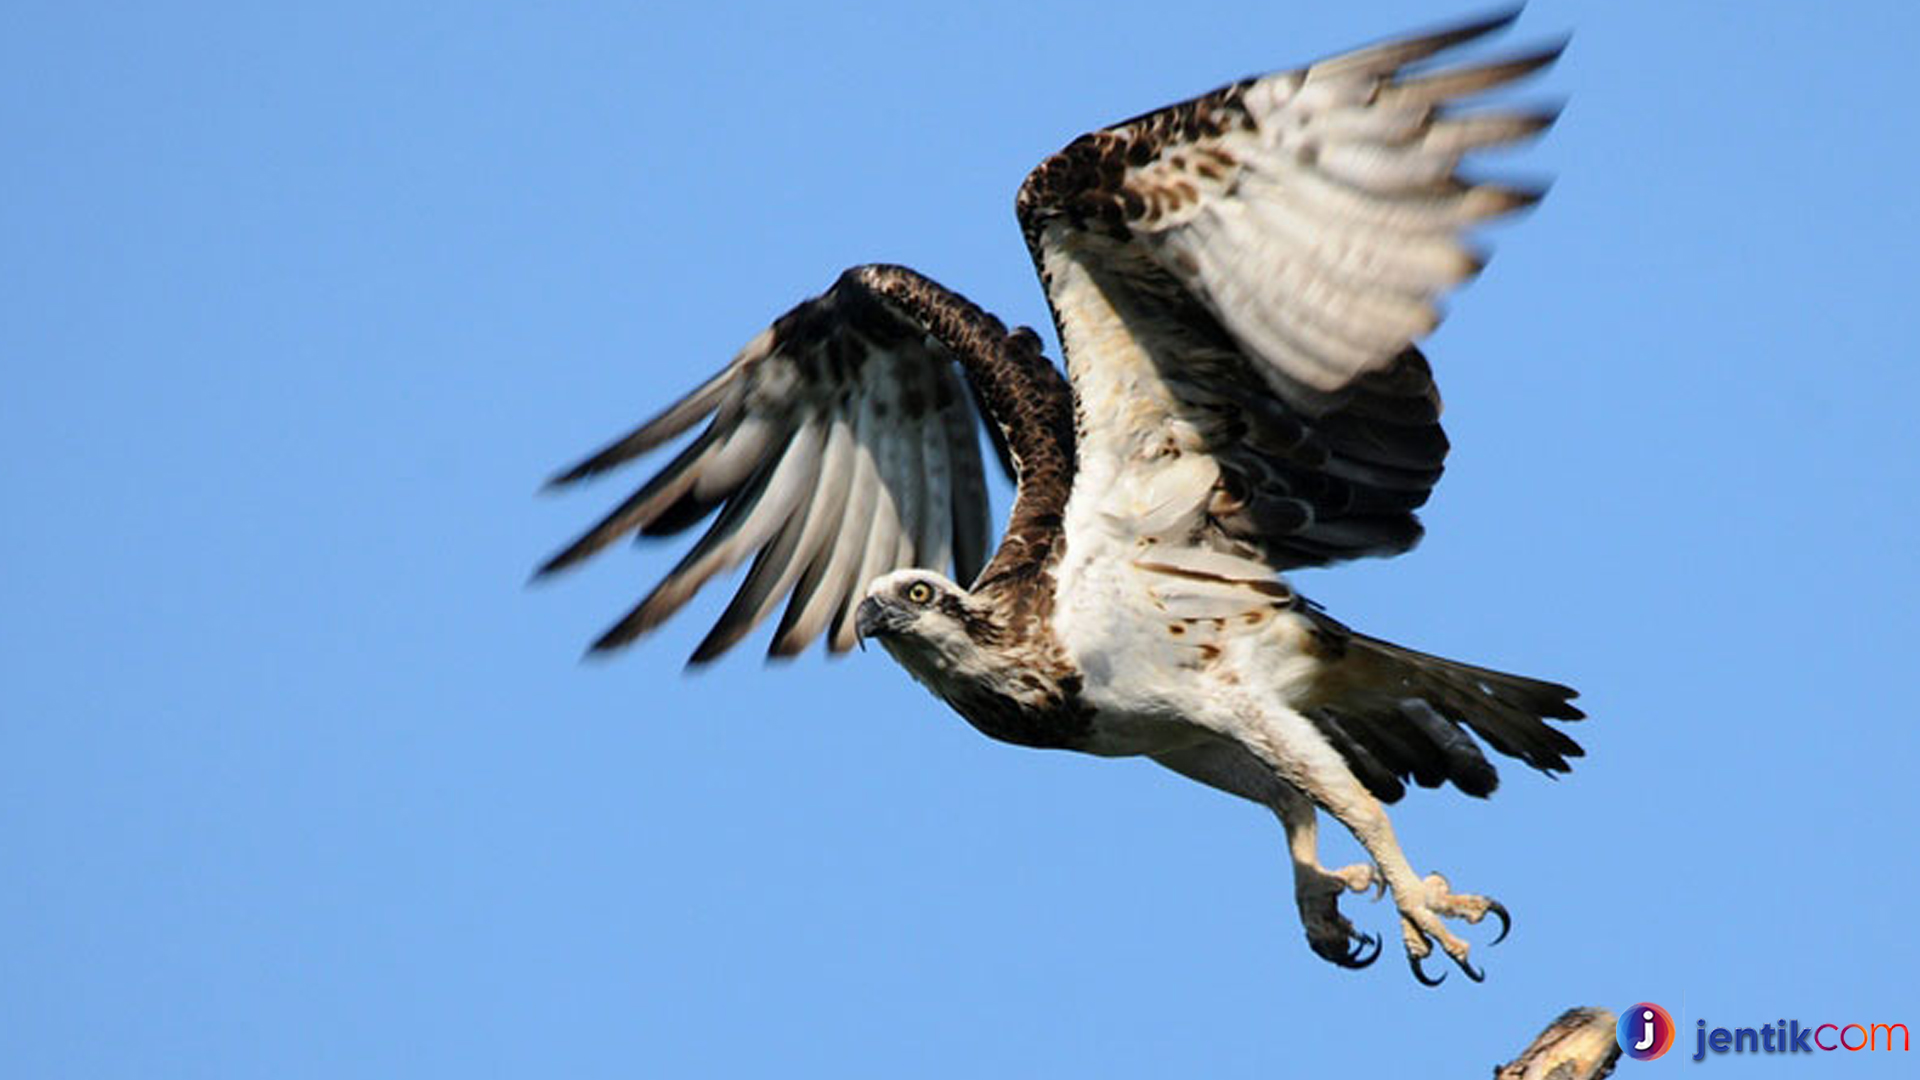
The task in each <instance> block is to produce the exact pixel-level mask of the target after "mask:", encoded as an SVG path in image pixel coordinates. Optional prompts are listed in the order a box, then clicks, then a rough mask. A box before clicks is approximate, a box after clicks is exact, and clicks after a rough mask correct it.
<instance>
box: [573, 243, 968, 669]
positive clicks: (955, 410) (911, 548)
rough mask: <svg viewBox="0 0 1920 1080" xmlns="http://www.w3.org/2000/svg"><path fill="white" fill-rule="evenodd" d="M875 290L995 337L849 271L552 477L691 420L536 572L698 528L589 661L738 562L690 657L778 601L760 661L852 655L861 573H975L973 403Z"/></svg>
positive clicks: (938, 351) (590, 465)
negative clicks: (733, 586)
mask: <svg viewBox="0 0 1920 1080" xmlns="http://www.w3.org/2000/svg"><path fill="white" fill-rule="evenodd" d="M877 271H878V272H877ZM875 282H883V283H884V284H886V285H889V286H892V287H896V288H898V287H907V288H923V289H925V290H926V292H925V295H926V296H927V297H929V298H930V300H929V302H930V303H931V304H933V305H934V306H933V307H931V308H928V309H924V310H930V311H934V312H936V313H939V312H942V311H943V310H944V309H941V308H939V307H938V305H939V304H940V303H941V302H943V301H951V302H953V305H954V307H955V308H956V309H958V308H960V307H961V306H964V310H962V311H960V312H959V314H958V315H956V316H955V318H956V320H961V321H964V320H966V319H973V320H975V321H976V323H978V325H980V326H982V327H984V328H985V329H986V330H988V331H990V332H991V333H993V334H998V335H1003V334H1004V333H1005V330H1004V328H1002V327H1001V326H1000V324H999V323H998V322H997V321H994V320H992V319H991V317H990V316H986V315H985V314H984V313H982V312H979V310H978V309H977V308H973V307H972V305H970V304H965V302H964V301H963V300H960V299H959V298H957V297H954V296H953V294H949V293H946V292H945V291H944V290H939V289H938V286H934V285H932V283H930V282H927V281H926V280H925V279H923V278H919V277H918V276H917V275H912V274H911V272H910V271H904V270H901V269H899V268H872V267H857V268H855V269H854V270H851V271H848V272H847V273H846V274H844V275H842V276H841V278H840V280H839V281H838V282H836V283H835V285H834V287H833V288H832V289H831V290H829V291H828V292H827V293H825V294H823V295H822V296H819V297H816V298H815V299H813V300H809V301H806V302H804V303H802V304H800V305H798V306H797V307H795V308H794V309H792V310H791V311H789V312H788V313H787V314H785V315H783V316H781V318H779V319H778V320H776V321H775V322H774V324H773V325H772V326H771V327H769V328H768V329H767V330H765V331H763V332H761V333H760V334H758V335H756V336H755V337H754V339H753V340H752V341H750V342H749V343H748V344H747V346H746V347H745V348H743V349H742V350H741V351H740V352H739V353H738V354H737V355H736V356H735V357H734V359H733V361H732V362H731V363H730V364H728V365H727V366H726V367H725V368H723V369H722V370H721V371H719V372H718V373H716V374H714V375H713V376H712V377H711V378H709V379H707V380H706V381H705V382H703V383H701V384H700V386H698V387H697V388H695V389H694V390H693V391H692V392H691V393H689V394H687V395H686V396H685V397H683V398H681V399H680V400H679V401H677V402H675V403H674V404H673V405H671V406H669V407H668V408H667V409H666V410H664V411H663V412H661V413H660V414H659V415H657V416H655V417H654V418H653V419H651V420H649V421H647V422H646V423H644V424H642V425H640V426H639V427H637V428H634V429H633V430H632V431H630V432H628V433H627V434H625V435H623V436H621V437H620V438H619V439H617V440H615V441H613V442H612V443H609V444H608V445H607V446H605V447H603V448H602V449H601V450H599V451H597V452H596V453H594V454H593V455H591V456H589V457H588V458H586V459H585V460H583V461H581V462H580V463H579V464H577V465H575V466H573V467H571V468H569V469H567V470H565V471H563V472H561V473H559V474H558V475H557V476H555V477H554V479H553V480H552V481H551V483H553V484H556V485H564V484H569V483H573V482H576V481H579V480H584V479H587V478H590V477H594V476H597V475H599V474H601V473H604V472H606V471H608V470H609V469H612V468H615V467H617V466H619V465H621V464H624V463H626V462H628V461H631V460H633V459H635V458H637V457H639V456H641V455H643V454H645V453H647V452H648V451H651V450H654V449H657V448H659V447H661V446H663V445H665V444H666V443H667V442H669V441H671V440H672V439H674V438H676V437H678V436H680V435H683V434H684V433H686V432H687V431H690V430H692V429H693V428H694V427H695V426H696V425H697V424H699V423H700V422H701V421H702V420H705V421H706V422H707V423H706V427H705V428H704V429H703V430H702V431H701V432H700V433H699V434H698V435H696V436H695V437H694V438H693V439H692V441H691V442H689V443H688V444H687V445H686V446H685V447H684V448H683V449H682V450H681V451H680V452H679V453H678V454H677V455H676V456H675V457H674V458H673V459H672V460H671V461H670V462H669V463H668V464H667V465H666V466H665V467H664V468H662V469H661V470H660V471H659V472H658V473H657V474H655V475H654V476H653V477H651V478H650V479H648V480H647V481H646V482H645V483H644V484H642V485H641V487H640V489H639V490H638V491H636V492H635V493H634V494H633V495H631V496H629V497H628V498H627V499H625V500H623V501H622V502H621V503H620V504H619V505H618V506H617V507H615V508H614V509H613V511H612V512H610V513H608V514H607V515H606V516H605V517H603V518H601V519H600V521H599V522H598V523H596V524H595V525H594V526H593V527H592V528H591V529H589V530H588V531H587V532H586V533H584V534H583V535H582V536H580V537H579V538H578V539H577V540H575V541H574V542H573V543H571V544H569V545H568V546H567V547H565V548H563V549H562V550H561V551H560V552H558V553H557V554H555V555H554V556H553V557H552V558H550V559H548V560H547V561H546V562H545V563H544V564H543V565H542V566H541V567H540V569H539V571H538V574H540V575H544V574H550V573H553V572H555V571H558V570H561V569H564V568H566V567H569V566H572V565H574V564H576V563H578V562H580V561H581V560H583V559H585V558H587V557H589V556H591V555H593V554H594V553H595V552H598V551H600V550H601V549H603V548H605V547H606V546H607V545H608V544H610V543H612V542H613V541H614V540H616V539H619V538H620V537H622V536H625V535H627V534H629V533H634V534H638V535H641V536H658V535H665V534H669V533H673V532H678V531H680V530H682V529H686V528H689V527H691V526H693V525H696V524H698V523H700V522H701V521H703V520H706V519H707V518H708V517H709V516H710V515H712V520H711V524H710V525H709V526H708V527H707V529H706V531H705V532H704V533H703V534H702V535H701V536H700V537H699V539H698V540H696V541H695V542H694V544H693V546H692V547H691V548H690V549H689V550H688V551H687V553H686V554H685V556H684V557H683V558H682V559H681V560H680V561H679V563H678V564H677V565H676V566H675V567H674V568H673V569H672V570H670V571H668V573H667V574H666V575H665V576H664V577H663V578H662V579H661V580H660V581H659V583H658V584H657V585H655V586H654V587H653V589H652V590H651V591H649V592H648V593H647V595H646V597H645V598H644V599H642V600H641V601H640V602H639V603H638V604H637V605H635V606H634V607H633V609H632V610H630V611H629V612H628V613H627V614H626V616H625V617H623V618H622V619H621V620H620V621H619V622H617V623H615V624H614V625H613V626H612V627H611V628H609V629H608V630H607V631H606V633H605V634H603V635H602V636H601V637H600V638H599V640H598V641H596V642H595V644H594V648H595V649H596V650H606V649H612V648H617V647H619V646H622V645H625V644H627V643H628V642H630V641H633V640H634V639H635V638H638V637H640V636H641V635H643V634H645V633H647V632H648V631H650V630H652V629H654V628H655V627H657V626H659V625H660V624H661V623H663V622H665V621H666V620H667V619H669V618H671V617H672V616H673V614H674V613H675V612H677V611H679V610H680V609H681V608H682V607H683V606H684V605H685V604H686V603H687V602H688V601H689V600H690V599H692V597H693V596H694V595H695V594H696V593H698V592H699V590H700V589H701V588H702V587H704V586H705V585H707V584H708V583H709V582H710V581H712V580H713V579H714V578H715V577H717V576H719V575H721V574H723V573H726V572H728V571H730V570H733V569H735V568H737V567H739V566H741V565H742V564H743V563H747V562H748V561H749V560H751V563H752V565H751V568H750V569H748V570H747V572H746V575H745V578H744V580H743V581H742V582H741V584H740V586H739V589H738V591H737V592H736V593H735V594H734V596H733V598H732V599H731V601H730V602H729V603H728V604H727V606H726V609H725V610H724V611H723V612H722V613H721V615H720V618H719V620H718V621H717V622H716V623H715V624H714V626H713V628H712V629H711V630H710V631H709V633H708V634H707V636H706V638H705V640H703V641H702V642H701V643H700V646H699V647H698V648H697V649H696V650H695V652H694V655H693V661H694V662H696V663H701V662H706V661H709V660H712V659H714V658H715V657H717V656H719V655H721V654H722V653H724V652H725V651H726V650H728V649H729V648H731V647H732V646H734V645H736V644H738V643H739V642H740V640H742V639H743V638H744V637H745V636H746V635H747V634H748V633H750V632H751V631H752V630H753V628H754V627H755V626H757V625H759V624H760V623H761V622H762V621H764V620H765V619H766V617H767V616H768V615H769V614H771V613H772V611H773V609H774V607H775V606H777V605H778V604H779V603H780V602H781V601H782V600H783V599H785V600H786V601H787V609H786V612H785V614H784V616H783V617H782V619H781V622H780V626H779V629H778V631H777V632H776V633H775V635H774V640H773V643H772V645H771V648H770V652H771V653H772V654H774V655H792V654H794V653H797V652H800V651H801V650H803V649H805V648H806V647H807V645H808V644H810V643H811V642H812V641H814V640H816V639H817V638H818V637H819V636H820V635H821V634H822V633H823V632H827V633H829V636H830V640H829V642H828V646H829V648H830V649H832V650H833V651H836V652H838V651H844V650H846V649H847V648H849V647H851V645H852V644H853V640H852V624H853V621H852V618H851V613H852V611H853V609H854V607H855V606H856V605H857V604H858V603H859V601H860V599H861V597H862V595H863V594H864V590H865V588H866V585H867V582H868V581H869V580H871V579H872V578H873V577H874V576H877V575H878V574H880V573H884V572H886V571H888V570H892V569H895V568H897V567H902V566H914V565H918V566H924V567H928V568H930V569H936V570H944V569H946V567H947V566H948V565H949V563H951V564H952V565H953V566H954V567H955V569H956V571H957V572H958V573H959V574H960V575H961V576H963V577H969V578H970V577H971V576H973V575H976V574H977V573H978V572H979V568H980V563H981V562H982V561H983V560H984V557H985V548H986V545H987V542H988V536H987V530H988V510H987V503H986V484H985V475H984V472H983V469H982V465H981V460H980V438H979V430H978V423H979V418H978V416H977V414H976V412H975V409H974V405H973V401H972V399H971V397H970V396H969V395H968V394H966V393H965V392H963V391H962V390H961V388H960V382H959V378H960V376H959V374H958V372H957V370H956V363H955V357H954V355H953V354H952V353H951V352H950V351H949V350H948V349H947V347H946V346H945V345H943V344H941V342H940V340H939V339H938V338H937V337H936V336H934V335H933V332H932V330H931V329H930V328H929V326H928V325H927V324H926V322H925V321H923V316H922V315H916V314H914V313H912V312H910V311H908V310H907V309H905V308H903V307H901V306H899V305H898V304H895V303H892V302H890V301H889V300H888V298H887V296H886V295H883V294H882V292H880V291H878V290H877V289H876V287H875V286H874V283H875ZM957 324H958V323H957ZM965 325H968V326H971V325H974V323H967V324H965ZM956 478H957V479H956ZM936 508H937V509H936ZM716 510H717V514H715V511H716Z"/></svg>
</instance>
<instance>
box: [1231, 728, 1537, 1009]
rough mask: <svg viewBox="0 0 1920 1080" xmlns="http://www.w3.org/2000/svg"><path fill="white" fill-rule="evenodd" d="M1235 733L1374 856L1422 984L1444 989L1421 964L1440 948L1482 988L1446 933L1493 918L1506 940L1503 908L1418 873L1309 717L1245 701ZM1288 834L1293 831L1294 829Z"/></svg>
mask: <svg viewBox="0 0 1920 1080" xmlns="http://www.w3.org/2000/svg"><path fill="white" fill-rule="evenodd" d="M1233 727H1234V729H1235V730H1233V731H1232V734H1234V735H1236V736H1237V737H1238V738H1239V740H1240V742H1241V744H1242V745H1243V746H1245V747H1246V748H1247V750H1248V751H1250V752H1251V753H1252V754H1253V755H1254V756H1255V757H1257V758H1259V759H1260V760H1261V761H1263V762H1265V763H1266V764H1267V765H1269V766H1271V767H1272V769H1273V770H1274V772H1275V773H1277V774H1279V776H1280V778H1281V779H1282V780H1284V781H1286V782H1287V783H1288V784H1291V785H1292V786H1293V787H1295V788H1297V789H1298V790H1299V791H1300V792H1301V793H1303V794H1305V795H1306V796H1307V797H1308V798H1310V799H1312V800H1313V802H1314V803H1316V804H1318V805H1319V806H1320V807H1321V808H1322V809H1324V810H1326V811H1327V812H1328V813H1329V814H1332V815H1333V816H1334V818H1335V819H1336V820H1338V821H1339V822H1340V823H1341V824H1342V825H1345V826H1346V827H1347V829H1348V831H1350V832H1351V833H1353V837H1354V839H1355V840H1358V841H1359V842H1360V846H1361V847H1363V848H1365V849H1366V851H1367V854H1368V855H1370V856H1372V857H1373V861H1374V865H1375V866H1376V867H1378V872H1379V873H1380V875H1381V876H1382V878H1383V879H1384V881H1385V884H1386V888H1387V890H1388V891H1389V892H1391V893H1392V894H1393V902H1394V906H1395V907H1397V908H1399V910H1400V931H1401V937H1402V939H1403V941H1404V943H1405V945H1406V950H1407V960H1408V962H1409V963H1410V964H1411V965H1412V967H1413V974H1414V977H1415V978H1417V979H1419V980H1420V981H1421V982H1422V983H1425V984H1427V985H1429V986H1434V985H1438V984H1439V982H1440V979H1436V978H1429V977H1428V976H1427V974H1426V972H1425V971H1423V970H1422V969H1421V966H1420V965H1421V961H1423V960H1425V959H1426V958H1427V957H1429V956H1431V955H1432V954H1433V947H1434V945H1435V944H1436V943H1437V944H1438V945H1439V946H1440V949H1441V951H1443V952H1445V953H1446V954H1447V956H1448V957H1449V958H1451V959H1452V960H1453V962H1454V963H1455V964H1457V965H1459V967H1460V970H1461V971H1463V972H1465V973H1466V976H1467V978H1469V979H1472V980H1474V981H1475V982H1479V981H1480V980H1481V979H1482V978H1484V977H1485V976H1484V975H1483V974H1482V973H1481V972H1480V971H1479V970H1478V969H1476V968H1475V967H1474V966H1473V965H1472V964H1471V963H1469V962H1468V960H1467V953H1468V951H1469V950H1468V945H1467V943H1466V942H1465V941H1463V940H1461V939H1460V938H1459V937H1457V936H1455V935H1454V934H1453V933H1452V932H1451V931H1450V930H1448V929H1447V926H1446V923H1445V920H1446V919H1462V920H1465V921H1466V922H1468V923H1477V922H1479V921H1480V920H1482V919H1484V918H1486V917H1487V916H1488V915H1489V914H1492V915H1494V916H1496V917H1497V918H1499V920H1500V922H1501V925H1502V929H1501V932H1500V937H1502V938H1504V937H1505V936H1506V925H1507V923H1508V918H1507V912H1506V909H1505V908H1504V907H1502V906H1501V905H1500V904H1499V903H1498V902H1497V901H1494V900H1490V899H1488V898H1487V897H1484V896H1473V895H1469V894H1456V893H1454V892H1453V891H1452V888H1451V886H1449V885H1448V883H1447V880H1446V878H1444V877H1441V876H1440V875H1439V874H1432V875H1429V876H1428V877H1426V878H1425V879H1422V878H1421V877H1420V876H1419V875H1417V874H1415V873H1414V870H1413V866H1412V864H1411V863H1409V862H1408V861H1407V857H1406V855H1405V854H1404V853H1402V851H1401V850H1400V844H1399V841H1398V840H1396V839H1395V838H1394V835H1393V824H1392V822H1390V821H1389V820H1388V819H1387V811H1386V808H1385V807H1384V806H1382V805H1381V804H1380V801H1379V800H1378V799H1376V798H1374V797H1373V795H1372V793H1370V792H1368V791H1367V789H1366V787H1365V786H1364V785H1362V784H1361V783H1360V781H1359V780H1358V779H1357V778H1356V777H1355V776H1354V775H1353V773H1352V772H1351V771H1350V770H1349V769H1348V768H1347V765H1346V762H1345V761H1344V760H1342V759H1341V757H1340V754H1339V752H1338V751H1336V750H1334V749H1333V747H1331V746H1329V745H1328V744H1327V742H1326V740H1325V738H1323V737H1322V736H1321V735H1320V734H1319V733H1318V732H1317V731H1315V730H1314V728H1313V725H1312V724H1311V722H1310V721H1308V720H1307V719H1306V718H1305V717H1303V716H1301V715H1300V714H1298V713H1296V712H1294V711H1292V710H1290V709H1285V708H1275V707H1271V706H1268V707H1259V706H1251V707H1250V706H1247V705H1245V704H1244V703H1243V704H1242V705H1241V707H1240V708H1239V709H1237V710H1236V712H1235V714H1234V717H1233ZM1282 820H1285V818H1284V817H1283V818H1282ZM1289 831H1290V832H1292V831H1293V827H1292V826H1291V825H1290V826H1289ZM1309 846H1310V845H1309ZM1303 911H1304V909H1303ZM1336 914H1337V913H1336ZM1495 940H1496V941H1497V940H1499V939H1498V938H1496V939H1495ZM1316 951H1318V950H1317V949H1316ZM1322 955H1324V954H1322ZM1442 978H1444V976H1442Z"/></svg>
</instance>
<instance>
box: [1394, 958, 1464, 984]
mask: <svg viewBox="0 0 1920 1080" xmlns="http://www.w3.org/2000/svg"><path fill="white" fill-rule="evenodd" d="M1407 965H1408V966H1409V967H1411V968H1413V977H1414V978H1416V979H1418V980H1420V985H1421V986H1439V985H1440V984H1441V983H1443V982H1446V981H1447V973H1446V972H1444V971H1443V972H1441V973H1440V977H1439V978H1437V979H1429V978H1427V973H1426V972H1425V971H1422V970H1421V969H1420V957H1418V956H1415V955H1413V954H1412V953H1408V954H1407ZM1468 972H1469V975H1468V977H1469V978H1471V977H1472V975H1471V972H1472V969H1471V968H1469V969H1468Z"/></svg>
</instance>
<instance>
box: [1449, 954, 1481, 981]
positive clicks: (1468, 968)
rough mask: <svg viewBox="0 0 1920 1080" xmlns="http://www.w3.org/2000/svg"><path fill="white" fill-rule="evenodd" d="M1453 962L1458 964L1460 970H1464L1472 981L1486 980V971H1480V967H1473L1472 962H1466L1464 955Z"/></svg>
mask: <svg viewBox="0 0 1920 1080" xmlns="http://www.w3.org/2000/svg"><path fill="white" fill-rule="evenodd" d="M1454 963H1457V964H1459V965H1460V970H1461V971H1464V972H1466V973H1467V978H1469V979H1472V980H1473V981H1474V982H1486V981H1487V973H1486V972H1484V971H1481V970H1480V969H1478V968H1476V967H1474V966H1473V965H1472V964H1470V963H1468V962H1467V961H1466V959H1465V958H1464V957H1462V958H1461V959H1459V960H1456V961H1454Z"/></svg>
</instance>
